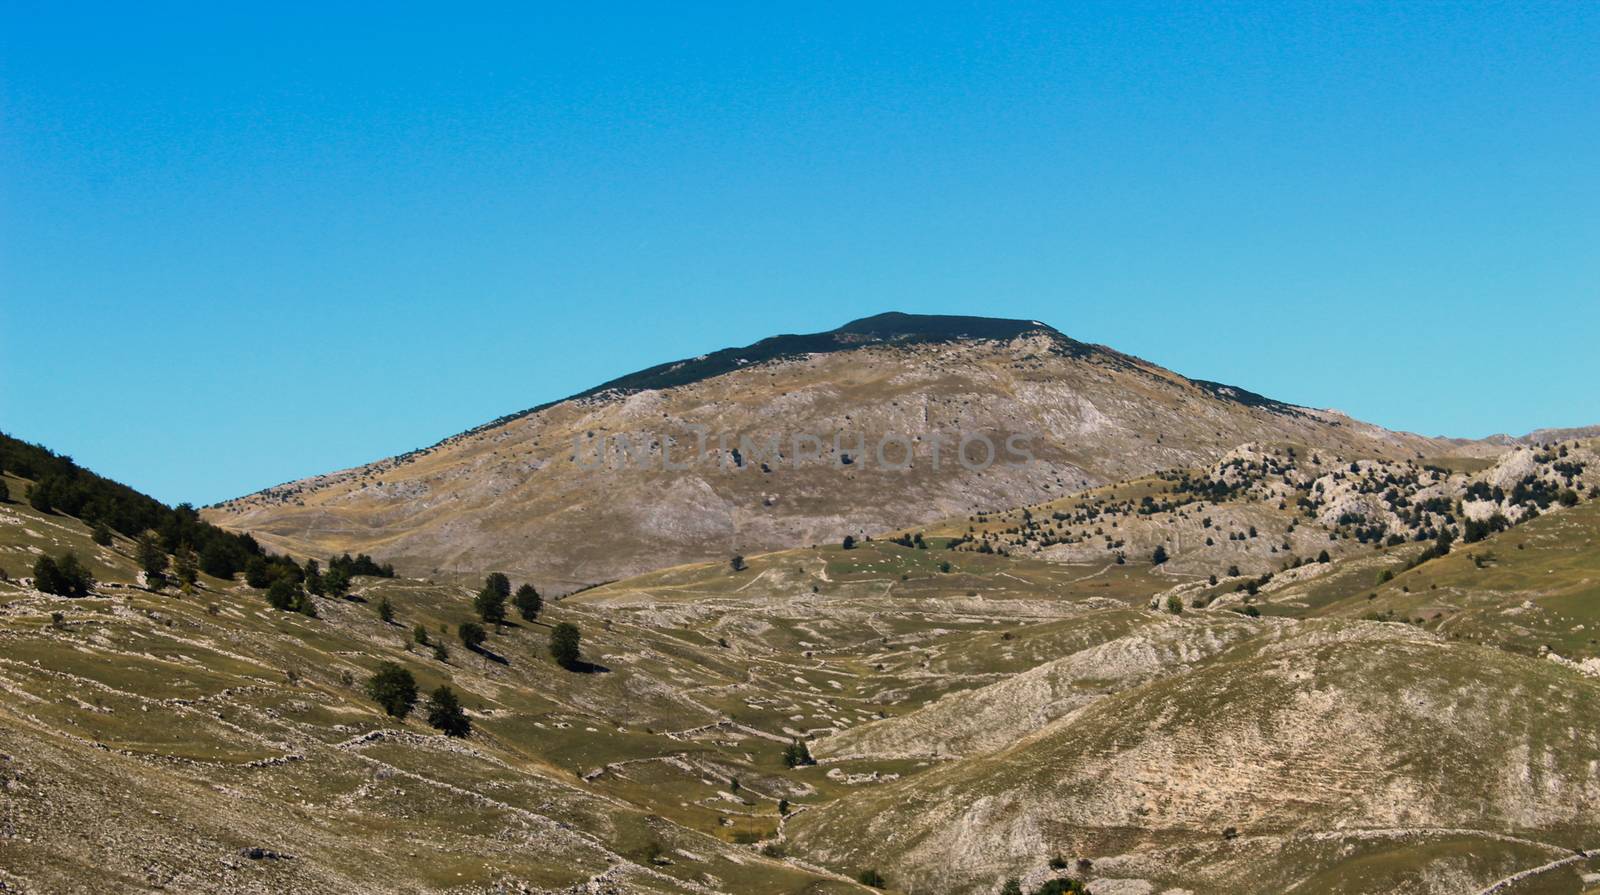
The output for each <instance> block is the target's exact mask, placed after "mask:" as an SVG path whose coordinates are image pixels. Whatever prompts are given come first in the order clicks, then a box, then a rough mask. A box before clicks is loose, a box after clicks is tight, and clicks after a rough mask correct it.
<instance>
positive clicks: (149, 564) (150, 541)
mask: <svg viewBox="0 0 1600 895" xmlns="http://www.w3.org/2000/svg"><path fill="white" fill-rule="evenodd" d="M134 553H135V554H136V555H137V558H138V560H139V568H141V569H143V570H144V581H145V584H147V585H148V586H150V587H152V588H154V589H156V590H160V589H161V588H163V587H165V586H166V584H167V552H166V551H165V550H162V549H161V545H160V544H158V543H156V536H155V533H154V532H149V531H147V532H145V533H144V534H141V535H139V543H138V546H137V547H136V548H135V549H134Z"/></svg>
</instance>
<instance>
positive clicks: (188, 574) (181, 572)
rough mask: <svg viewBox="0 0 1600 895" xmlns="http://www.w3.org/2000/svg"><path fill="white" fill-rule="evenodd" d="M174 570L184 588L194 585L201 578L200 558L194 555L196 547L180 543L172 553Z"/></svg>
mask: <svg viewBox="0 0 1600 895" xmlns="http://www.w3.org/2000/svg"><path fill="white" fill-rule="evenodd" d="M172 572H173V574H175V575H177V576H178V583H179V584H181V585H183V588H184V590H188V589H189V588H191V587H194V584H195V582H196V581H199V580H200V559H199V557H197V556H195V555H194V548H192V547H190V546H189V545H188V544H180V545H179V546H178V549H177V551H175V552H174V553H173V554H172Z"/></svg>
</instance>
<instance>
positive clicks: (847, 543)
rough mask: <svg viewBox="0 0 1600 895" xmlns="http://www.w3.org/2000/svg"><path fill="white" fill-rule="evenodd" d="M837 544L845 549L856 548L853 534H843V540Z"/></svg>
mask: <svg viewBox="0 0 1600 895" xmlns="http://www.w3.org/2000/svg"><path fill="white" fill-rule="evenodd" d="M839 546H841V547H843V548H844V549H846V550H854V549H856V539H855V536H854V535H845V536H844V542H843V543H841V544H840V545H839Z"/></svg>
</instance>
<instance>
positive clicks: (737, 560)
mask: <svg viewBox="0 0 1600 895" xmlns="http://www.w3.org/2000/svg"><path fill="white" fill-rule="evenodd" d="M728 567H729V568H731V569H733V570H734V571H735V572H743V571H744V570H745V569H748V568H750V567H749V566H748V565H745V561H744V557H743V556H739V555H737V554H735V555H734V557H733V559H730V560H728Z"/></svg>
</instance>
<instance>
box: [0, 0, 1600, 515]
mask: <svg viewBox="0 0 1600 895" xmlns="http://www.w3.org/2000/svg"><path fill="white" fill-rule="evenodd" d="M991 5H1001V4H991ZM1004 5H1005V6H1008V7H1009V8H1008V9H1006V10H1004V11H996V10H993V9H989V10H984V9H978V8H974V7H957V6H942V5H938V6H936V5H932V4H928V3H916V4H906V5H896V6H888V5H885V6H877V7H875V8H873V9H872V10H864V9H863V8H862V7H861V5H860V4H841V5H839V6H835V7H831V8H829V7H822V6H813V5H807V8H806V9H805V10H803V11H799V12H795V11H790V12H775V11H772V10H770V9H768V10H762V11H759V12H752V11H750V10H748V9H740V8H709V7H707V8H702V9H700V10H698V11H695V10H686V9H684V8H681V7H682V5H680V4H674V5H670V6H669V5H663V6H662V7H659V8H655V9H648V8H643V7H623V6H618V7H611V8H605V9H600V8H594V9H593V10H592V11H585V12H581V13H579V12H570V11H568V12H562V11H555V10H546V11H528V10H526V9H514V8H512V7H508V8H506V9H504V10H501V11H500V12H499V13H496V14H483V13H477V12H474V11H473V10H471V9H469V7H468V5H458V6H454V7H449V8H447V9H445V8H441V7H438V6H429V7H426V8H413V9H408V8H403V7H399V6H373V7H370V8H369V9H368V10H367V11H364V12H352V11H345V10H328V9H324V8H323V5H321V4H318V5H315V6H307V7H302V8H298V9H289V8H287V6H285V5H281V4H274V5H272V6H270V7H261V8H262V9H263V10H267V9H270V10H271V12H272V15H270V16H269V15H266V14H263V15H261V16H247V15H243V14H240V13H237V12H231V11H225V10H224V9H222V7H223V6H226V4H223V5H218V4H197V5H194V6H187V7H185V6H168V5H164V4H163V5H157V6H153V7H152V8H151V9H143V8H135V7H143V6H144V5H143V4H133V5H129V4H124V5H121V7H122V8H113V7H112V6H111V5H109V4H108V5H106V6H105V7H104V8H98V9H97V8H94V7H92V6H69V5H65V4H38V5H37V7H36V8H35V7H34V6H33V5H32V4H28V5H22V4H16V3H11V4H6V6H5V7H4V11H3V12H0V429H4V430H6V431H8V432H11V433H13V434H16V435H19V436H22V437H25V438H28V439H30V440H37V441H41V442H44V443H45V444H47V445H49V446H51V447H54V448H56V449H58V450H61V451H63V452H66V453H70V454H71V455H73V456H74V457H76V458H77V459H78V460H79V461H80V462H83V463H85V464H86V465H89V466H90V467H91V468H94V469H96V470H98V471H100V472H103V473H105V474H107V475H111V476H114V477H115V478H118V479H122V480H124V481H127V482H128V483H130V484H133V485H135V486H136V487H139V488H142V489H144V490H147V491H149V492H150V493H153V494H154V495H156V496H157V497H160V498H162V499H164V500H167V501H172V502H176V501H180V500H189V501H194V502H196V503H202V502H209V501H214V500H218V499H223V498H227V497H230V496H234V495H237V494H240V493H244V492H248V491H251V490H254V489H256V488H259V487H263V486H266V485H271V484H274V483H277V482H280V481H284V480H287V479H292V478H296V477H299V476H304V475H308V474H313V473H317V472H323V471H327V470H330V469H334V468H340V467H344V466H349V465H354V464H357V463H360V462H364V461H367V460H372V459H375V458H378V457H382V456H386V455H389V454H393V453H397V452H400V451H403V450H406V449H409V448H413V447H418V446H421V445H425V444H429V443H432V442H433V441H435V440H437V439H439V438H441V437H443V436H447V435H450V434H452V433H454V432H457V431H459V430H462V429H465V428H468V427H470V426H472V425H474V424H477V423H479V422H482V421H485V420H487V419H490V418H492V417H495V416H498V415H500V414H502V413H506V412H509V411H513V410H518V409H521V408H524V407H528V406H531V405H534V404H537V403H540V402H543V401H546V400H550V399H553V398H558V397H561V396H564V395H567V394H570V393H572V392H575V391H578V390H581V389H583V388H585V387H587V386H589V385H592V384H595V383H597V382H599V381H601V380H604V379H607V378H611V377H613V376H616V375H618V374H621V373H625V372H629V371H632V370H634V369H637V368H640V367H644V366H646V365H649V364H653V363H657V362H660V361H663V360H668V359H672V358H676V357H681V356H686V355H693V354H698V353H701V352H704V351H707V350H711V349H715V348H719V347H724V346H728V345H735V344H744V343H747V342H750V341H753V340H755V339H758V338H760V337H763V336H766V335H770V334H774V333H779V332H804V331H815V330H820V329H827V328H831V327H832V326H835V325H837V324H839V323H842V322H844V321H846V320H849V319H853V318H856V317H861V316H866V315H868V314H872V313H876V312H879V311H884V310H904V311H920V312H934V313H937V312H945V313H974V314H989V315H995V316H1005V317H1024V318H1035V319H1039V320H1043V321H1046V322H1048V323H1051V324H1053V325H1055V326H1056V327H1058V328H1059V329H1061V330H1063V331H1064V332H1066V333H1068V334H1070V335H1072V336H1074V337H1076V338H1079V339H1083V340H1087V341H1094V342H1102V343H1105V344H1109V345H1112V346H1114V347H1116V348H1119V349H1121V350H1124V351H1128V352H1131V353H1134V354H1138V355H1141V356H1143V357H1146V358H1149V359H1150V360H1153V361H1156V362H1158V363H1161V364H1163V365H1166V366H1168V367H1171V368H1173V369H1176V370H1178V371H1180V372H1183V373H1186V374H1188V375H1190V376H1194V377H1198V378H1206V379H1216V380H1222V381H1225V382H1230V383H1234V384H1237V385H1241V386H1245V387H1247V388H1250V389H1253V390H1256V391H1260V392H1263V393H1266V394H1269V395H1272V396H1274V397H1277V398H1281V399H1284V400H1288V401H1294V402H1297V403H1303V404H1311V405H1316V406H1331V407H1338V408H1340V409H1342V410H1345V411H1347V412H1349V413H1351V414H1354V415H1356V416H1359V417H1362V418H1365V419H1369V420H1372V421H1374V422H1378V423H1381V424H1384V425H1387V426H1391V427H1396V428H1404V429H1410V430H1416V431H1421V432H1425V433H1430V434H1451V435H1463V436H1480V435H1485V434H1489V433H1493V432H1498V431H1512V432H1521V431H1526V430H1528V429H1531V428H1534V427H1539V426H1557V425H1577V424H1586V423H1600V398H1597V397H1596V383H1597V382H1600V362H1597V360H1596V357H1597V352H1600V345H1597V339H1600V51H1597V48H1600V4H1595V3H1580V2H1562V3H1552V4H1540V5H1473V4H1461V3H1404V4H1393V5H1380V4H1370V5H1368V4H1353V3H1282V2H1274V3H1267V4H1262V5H1230V6H1218V5H1214V4H1195V3H1184V4H1174V5H1170V6H1166V5H1144V4H1128V3H1113V4H1107V5H1103V6H1094V5H1087V4H1041V5H1039V6H1036V7H1025V6H1017V5H1013V4H1004ZM767 6H770V4H767ZM1064 7H1065V8H1064ZM441 9H445V11H447V12H448V14H449V15H448V16H446V17H441V16H440V12H441Z"/></svg>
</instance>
